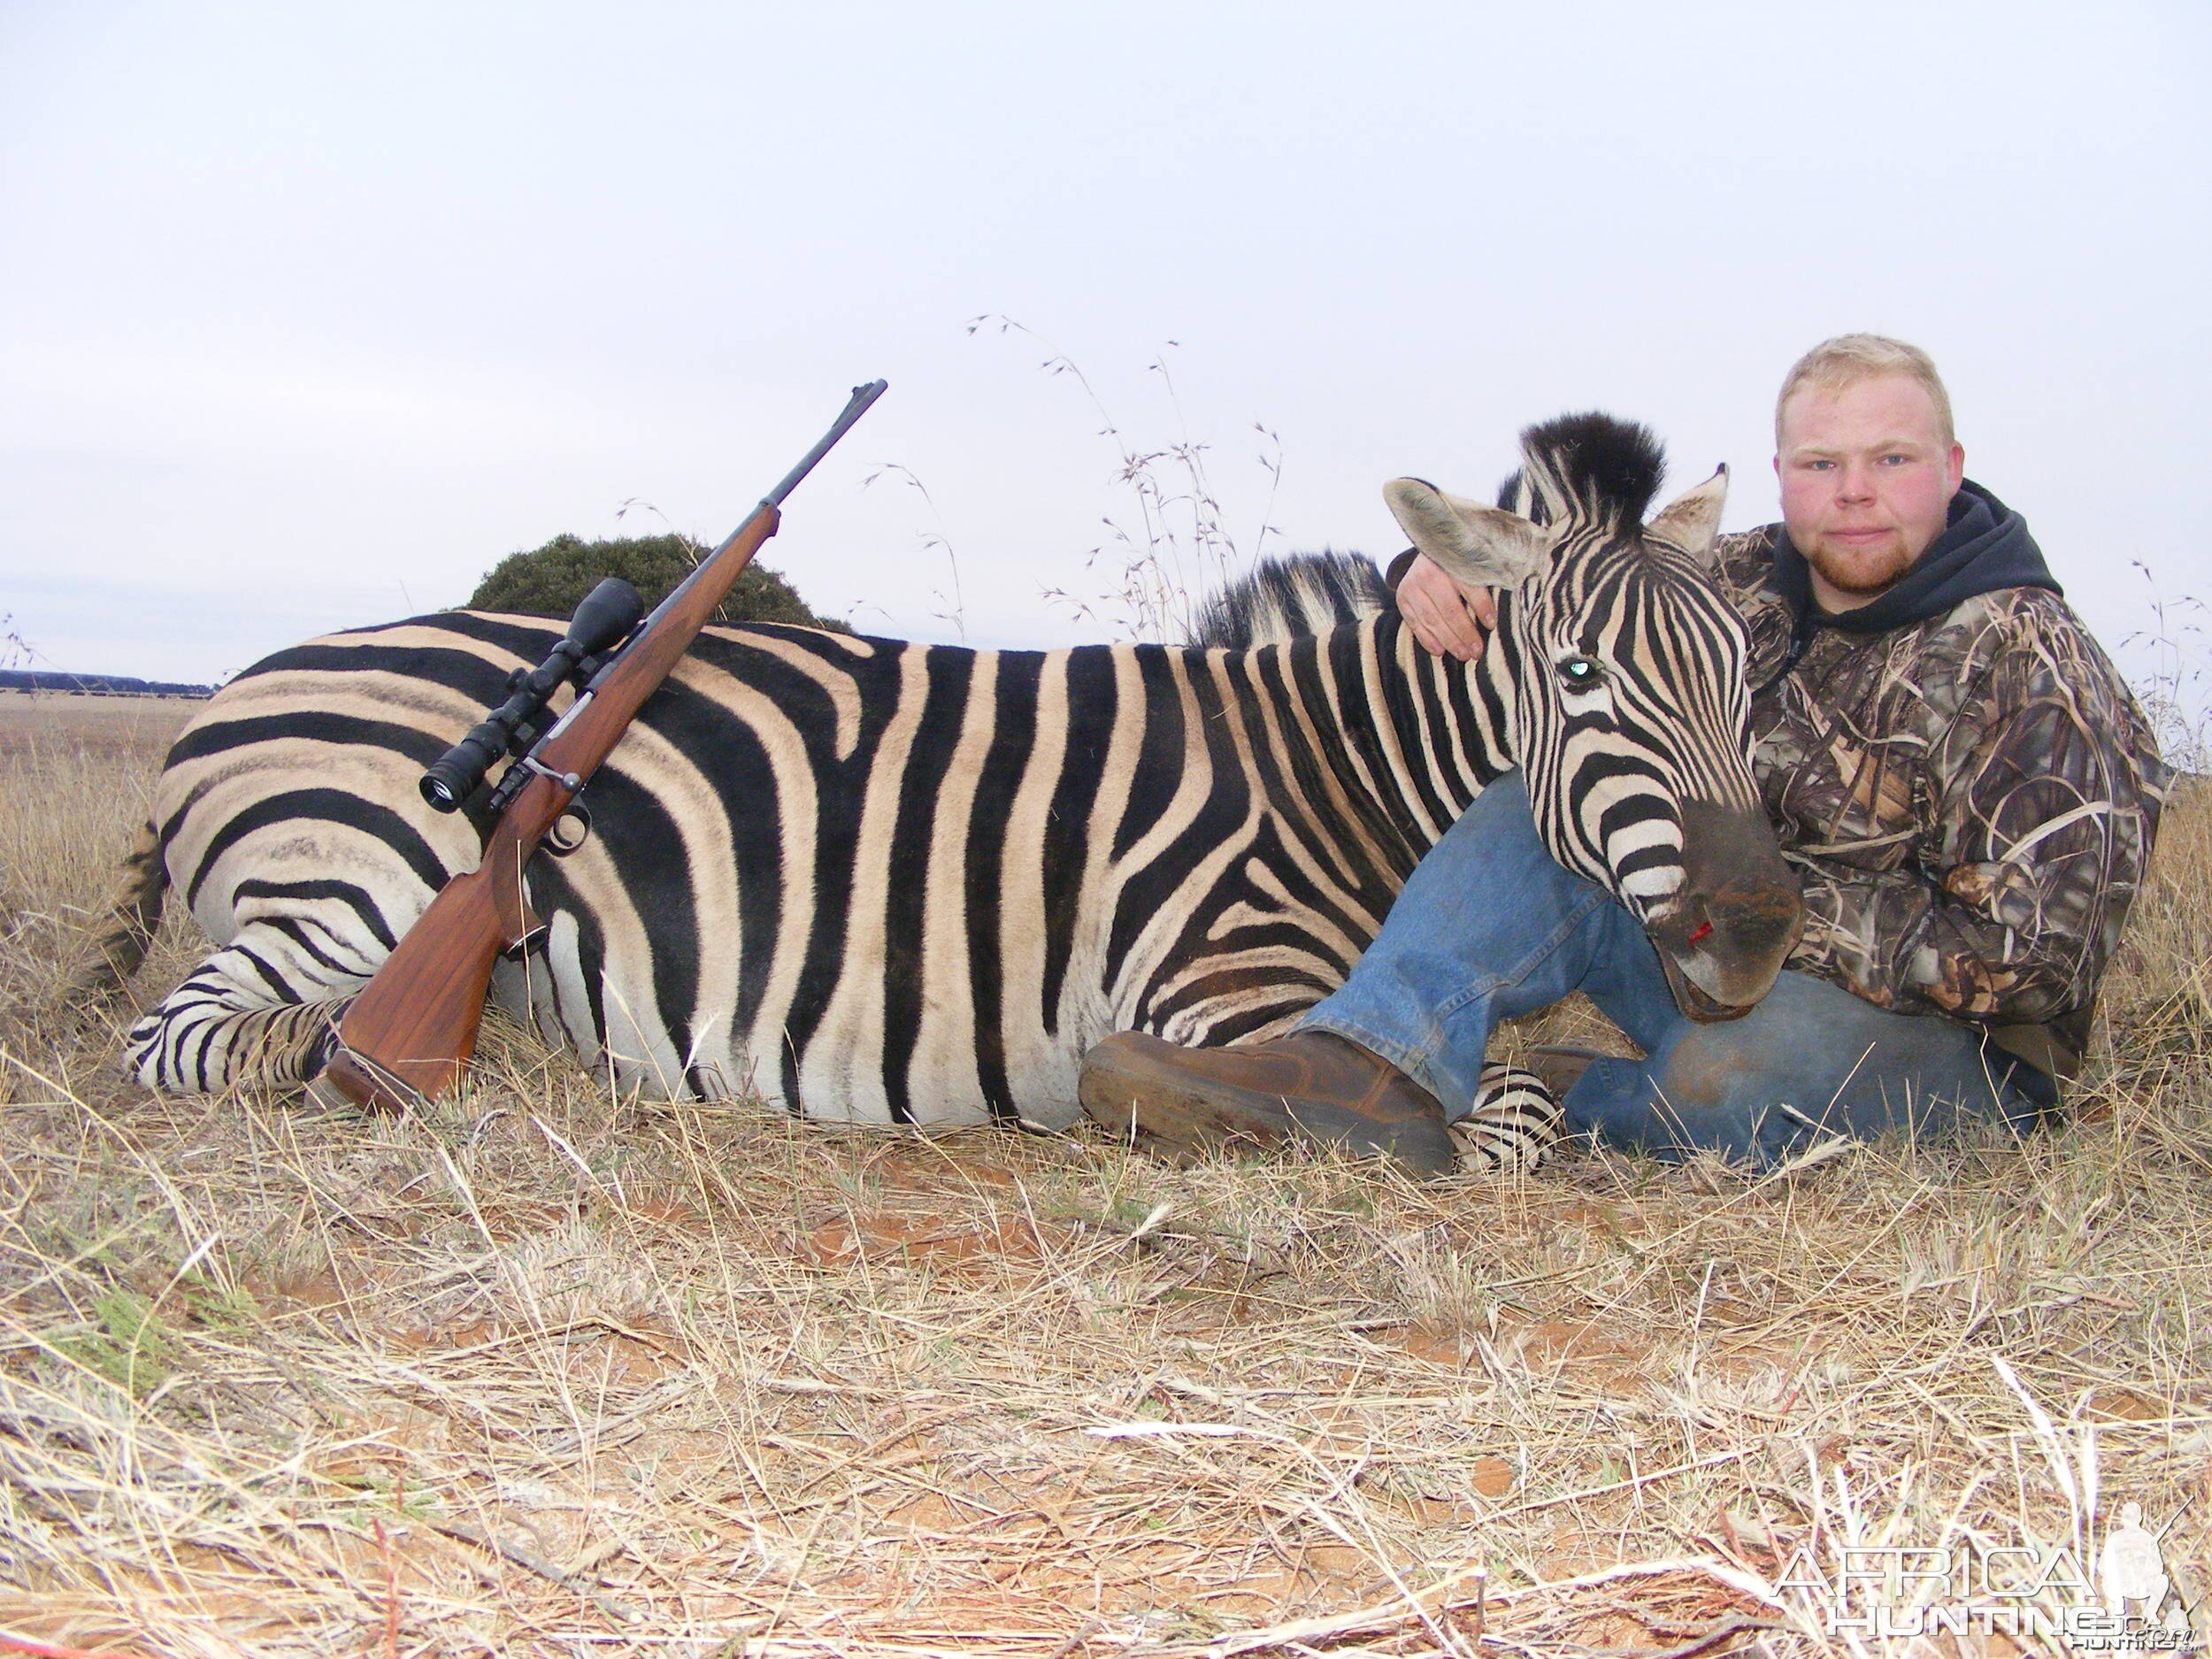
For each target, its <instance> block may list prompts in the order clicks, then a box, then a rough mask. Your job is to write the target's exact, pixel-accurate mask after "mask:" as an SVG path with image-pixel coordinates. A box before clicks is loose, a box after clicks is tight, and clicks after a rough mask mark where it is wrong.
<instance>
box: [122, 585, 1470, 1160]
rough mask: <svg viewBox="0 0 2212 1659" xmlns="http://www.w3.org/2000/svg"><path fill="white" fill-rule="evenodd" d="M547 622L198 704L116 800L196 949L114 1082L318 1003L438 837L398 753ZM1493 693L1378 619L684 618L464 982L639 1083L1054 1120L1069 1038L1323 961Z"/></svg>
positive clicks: (1428, 822)
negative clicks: (1060, 636)
mask: <svg viewBox="0 0 2212 1659" xmlns="http://www.w3.org/2000/svg"><path fill="white" fill-rule="evenodd" d="M555 637H557V635H556V634H555V633H554V631H553V630H551V629H550V628H549V627H548V626H546V625H544V624H542V623H540V622H534V621H532V620H530V619H526V618H511V617H494V616H479V615H472V614H468V613H449V614H447V615H443V616H439V617H434V618H420V619H418V620H415V621H411V622H407V623H402V624H399V625H397V626H395V627H392V628H387V629H379V630H374V631H370V632H365V633H357V634H341V635H336V636H334V637H332V638H330V639H327V640H323V641H315V642H312V643H311V644H308V645H305V646H303V647H301V648H299V649H297V650H295V651H291V652H287V653H284V654H282V655H280V656H279V657H273V658H272V659H270V660H269V661H268V662H266V663H264V664H261V665H259V666H258V667H257V668H256V669H254V670H253V671H251V672H250V673H249V674H247V675H246V676H243V677H242V678H241V679H240V680H237V681H235V682H234V683H233V684H232V685H231V686H229V687H226V688H225V690H224V691H223V692H222V693H221V694H220V695H219V696H218V697H217V698H216V699H215V700H214V701H213V702H212V703H211V704H210V705H209V708H208V709H207V710H206V712H205V713H204V715H203V716H202V717H201V718H200V719H199V720H198V721H196V723H195V724H194V726H192V728H191V729H190V730H188V732H187V733H185V735H184V736H183V737H182V738H181V739H180V741H179V742H178V744H177V746H176V749H175V750H174V752H173V755H172V757H171V759H170V763H169V765H168V767H167V769H166V771H165V773H164V775H163V779H162V781H161V785H160V787H159V790H158V794H157V802H156V814H157V824H158V825H159V826H160V835H161V839H162V841H163V844H164V851H165V858H166V861H167V864H168V867H169V870H170V872H171V873H172V875H173V878H174V879H175V880H176V882H177V884H178V886H179V887H180V889H181V890H182V891H183V893H184V894H185V895H186V896H187V899H188V902H189V903H190V905H191V908H192V910H193V912H194V914H195V916H196V918H197V919H198V920H199V922H200V923H201V925H202V926H203V927H204V928H205V929H206V931H207V932H208V933H209V935H210V937H211V938H212V939H214V940H215V941H217V942H218V943H219V944H221V945H223V946H224V947H226V949H225V950H224V951H222V952H219V953H218V956H217V957H216V958H214V959H211V962H210V964H207V965H205V966H204V967H203V969H202V970H201V972H199V973H196V974H195V975H194V976H193V977H192V979H190V980H188V982H187V984H186V986H185V987H180V991H179V992H178V994H177V995H175V996H173V997H172V998H171V999H170V1002H168V1003H166V1004H165V1006H164V1008H163V1009H162V1010H157V1012H156V1013H155V1014H154V1015H153V1016H152V1017H150V1018H149V1019H148V1020H147V1021H145V1022H143V1023H142V1025H141V1026H140V1027H139V1029H138V1031H137V1033H134V1045H135V1048H134V1053H135V1056H136V1059H137V1064H138V1067H139V1071H140V1074H141V1076H142V1078H143V1079H144V1080H146V1081H147V1082H148V1083H150V1084H152V1085H154V1086H156V1087H163V1088H169V1089H209V1088H218V1087H223V1086H224V1085H225V1084H227V1082H229V1081H231V1080H233V1079H234V1076H235V1075H236V1074H237V1072H238V1071H239V1070H240V1068H239V1067H237V1066H235V1065H234V1064H226V1062H227V1061H228V1060H229V1058H230V1056H231V1053H232V1049H233V1048H234V1044H233V1043H232V1042H230V1041H228V1039H227V1033H229V1032H230V1031H231V1029H232V1028H233V1027H234V1025H235V1024H236V1020H235V1017H236V1016H238V1015H239V1014H241V1013H242V1012H245V1011H248V1010H247V1008H246V1003H247V1002H249V1001H255V1002H262V1003H265V1004H266V1003H270V994H271V993H272V992H273V994H274V1003H273V1004H272V1005H273V1006H290V1007H294V1008H296V1009H297V1010H299V1011H300V1014H301V1015H302V1016H303V1018H301V1019H296V1020H294V1021H292V1022H291V1023H290V1025H288V1028H287V1040H290V1039H296V1040H297V1041H299V1042H300V1043H302V1044H306V1043H307V1042H308V1041H310V1040H311V1038H312V1037H315V1036H318V1035H319V1025H321V1024H322V1023H323V1021H324V1018H326V1016H325V1015H324V1014H322V1013H319V1012H318V1011H317V1010H318V1008H319V1005H324V1004H326V1003H327V1001H328V999H330V998H332V997H335V996H340V995H344V994H345V993H347V992H348V991H349V990H351V989H353V988H355V987H357V985H358V984H359V982H360V981H361V980H362V979H365V977H366V975H367V974H368V973H370V972H373V970H374V968H375V966H376V963H377V961H378V960H379V959H380V956H381V954H382V952H383V951H384V950H387V949H389V947H390V943H391V941H394V940H396V938H397V937H398V936H399V934H400V933H402V932H403V931H404V930H405V928H406V926H408V925H409V924H410V923H411V921H412V919H413V918H414V917H415V916H416V915H417V914H419V912H420V911H421V910H422V909H423V908H424V907H425V906H426V905H427V904H428V902H429V901H430V899H431V897H432V896H433V895H434V893H435V892H436V890H437V888H438V887H440V886H441V885H442V883H443V882H444V880H445V879H447V878H448V877H449V876H451V875H453V874H455V873H458V872H461V871H464V870H467V869H470V868H472V867H473V865H474V864H475V861H476V858H477V856H478V854H479V851H480V841H479V838H478V835H477V833H476V831H475V829H474V828H473V827H472V826H471V825H470V824H469V823H468V821H467V820H466V819H465V818H459V817H444V816H441V815H439V814H436V813H434V812H432V811H431V810H429V809H428V808H426V807H425V806H422V805H421V804H420V803H419V799H418V797H417V796H416V794H415V790H414V783H413V780H414V778H415V776H416V775H417V774H418V773H419V772H420V771H421V770H422V768H423V766H424V764H426V762H427V761H428V760H429V759H431V758H434V757H435V755H436V754H437V753H439V752H440V751H441V749H442V746H443V745H444V744H446V743H448V742H449V741H452V740H453V739H454V738H457V737H458V736H459V735H460V733H461V732H462V731H463V730H465V728H466V726H468V725H469V724H470V723H471V722H472V720H473V719H474V718H476V717H477V714H478V712H479V711H480V709H481V708H482V706H483V705H484V703H486V702H487V701H489V700H491V699H492V697H493V696H494V695H495V694H496V692H497V689H498V687H499V685H500V684H501V683H502V681H503V679H504V676H505V674H506V672H508V670H509V669H511V667H513V666H515V665H517V664H524V663H528V662H534V661H536V660H538V659H539V658H540V657H542V655H543V653H544V652H545V650H546V649H549V647H550V645H551V643H552V641H553V640H554V638H555ZM1495 710H1496V703H1495V699H1494V697H1493V698H1492V699H1491V701H1490V703H1489V704H1488V706H1487V707H1485V706H1484V704H1483V701H1482V698H1481V695H1480V692H1479V687H1478V686H1477V684H1476V682H1475V681H1474V680H1472V679H1471V677H1470V676H1468V675H1467V674H1466V673H1465V672H1463V671H1460V670H1458V669H1457V667H1456V665H1447V664H1442V663H1440V662H1438V661H1436V660H1435V659H1432V658H1430V657H1427V656H1426V654H1425V653H1424V652H1422V651H1421V650H1420V649H1418V647H1417V646H1416V645H1415V644H1414V643H1413V642H1412V641H1411V639H1410V637H1409V634H1407V633H1406V632H1405V630H1404V629H1403V628H1402V626H1401V625H1400V624H1399V622H1398V621H1397V619H1396V618H1394V617H1391V616H1385V615H1371V616H1369V617H1368V618H1365V619H1364V620H1363V621H1361V622H1359V623H1356V624H1353V625H1349V626H1344V627H1340V628H1339V629H1337V630H1334V631H1333V632H1332V633H1331V634H1326V635H1323V636H1317V637H1313V636H1310V637H1307V638H1302V639H1298V640H1294V641H1278V642H1276V643H1273V644H1270V645H1266V646H1262V647H1258V648H1256V649H1252V650H1250V651H1241V652H1238V651H1228V650H1222V649H1212V650H1200V649H1169V648H1164V647H1159V646H1144V645H1138V646H1128V645H1123V646H1087V647H1078V648H1076V649H1070V650H1062V651H1051V652H1017V651H977V650H967V649H956V648H953V647H948V646H928V645H915V644H906V643H902V642H897V641H881V640H868V639H856V638H853V637H850V636H847V635H839V634H819V633H816V632H813V631H810V630H805V629H799V628H790V627H780V626H751V627H717V628H712V629H710V630H708V631H707V633H706V634H703V636H702V637H701V639H700V641H699V642H698V644H697V646H696V647H695V649H694V651H693V653H692V654H691V656H690V657H689V658H687V660H686V662H685V663H684V664H683V665H682V666H681V667H680V669H679V671H678V672H677V674H676V675H675V677H674V678H673V679H672V681H671V682H670V684H669V685H668V686H667V687H664V688H663V690H662V692H661V693H660V694H658V695H657V696H656V697H655V698H654V699H653V700H652V701H651V703H649V704H648V706H647V708H646V709H645V710H644V711H643V712H642V713H641V716H640V718H639V720H638V723H637V725H636V726H635V727H634V729H633V730H632V732H631V733H630V734H629V735H628V736H626V738H625V739H624V741H623V743H622V745H621V746H620V748H618V750H617V751H616V753H615V756H614V757H613V758H612V759H611V762H610V763H609V764H608V765H607V766H606V767H605V768H604V769H603V771H602V772H601V773H600V774H599V776H598V777H597V778H595V780H593V781H592V782H591V784H590V785H589V786H588V788H587V789H586V791H585V795H584V798H585V800H586V801H587V802H588V804H589V807H590V810H591V814H592V821H593V826H594V833H592V835H591V836H590V838H589V839H588V841H586V842H585V844H584V846H583V847H582V849H580V850H579V851H578V852H577V853H576V854H574V855H573V856H571V857H568V858H565V859H560V860H555V859H551V858H546V857H541V858H540V859H538V860H536V861H534V863H533V864H532V865H531V867H530V870H529V872H528V875H527V884H528V887H529V891H530V897H531V902H532V904H533V907H534V909H535V910H536V911H537V913H538V914H539V915H540V916H541V917H542V918H545V919H546V921H547V924H548V926H547V931H546V933H545V935H544V937H543V941H542V943H541V946H540V947H539V948H538V949H535V950H534V951H533V953H532V954H531V956H529V957H528V958H527V959H526V960H525V961H524V962H522V963H519V964H506V965H503V967H502V969H501V971H500V973H499V975H498V978H497V980H496V982H495V997H496V998H497V1000H498V1001H499V1002H501V1003H502V1004H503V1005H504V1006H506V1007H508V1008H510V1009H511V1010H514V1011H515V1012H517V1013H519V1014H523V1015H525V1016H526V1017H527V1018H531V1019H533V1020H534V1022H535V1023H536V1024H537V1025H538V1026H539V1027H540V1028H541V1030H542V1031H543V1032H544V1033H546V1034H547V1035H548V1036H550V1037H556V1038H560V1039H565V1040H566V1041H569V1042H571V1043H572V1045H573V1046H574V1047H575V1048H577V1050H578V1051H579V1052H580V1055H581V1056H583V1057H584V1059H585V1060H586V1061H587V1063H589V1064H599V1063H600V1062H601V1061H602V1060H603V1059H608V1058H611V1061H612V1063H613V1064H614V1067H615V1069H616V1071H617V1073H618V1076H619V1077H621V1078H622V1079H624V1080H625V1081H626V1082H634V1083H641V1084H644V1085H646V1086H648V1087H653V1088H657V1089H659V1090H663V1091H667V1092H681V1093H692V1094H708V1095H714V1094H727V1093H732V1092H736V1091H739V1090H742V1089H745V1088H755V1089H757V1090H758V1091H759V1092H760V1093H761V1094H763V1095H764V1096H765V1097H766V1098H768V1099H769V1100H771V1101H773V1102H777V1103H780V1104H781V1105H784V1106H786V1107H787V1108H789V1109H792V1110H804V1111H807V1112H809V1113H810V1114H812V1115H815V1116H820V1117H827V1118H844V1119H855V1120H862V1121H872V1122H921V1123H969V1122H979V1121H986V1120H990V1119H1004V1118H1010V1117H1013V1116H1017V1115H1019V1116H1023V1117H1026V1118H1029V1119H1031V1120H1032V1121H1034V1122H1038V1123H1041V1124H1045V1125H1053V1126H1059V1125H1064V1124H1065V1123H1067V1122H1069V1121H1071V1119H1072V1118H1073V1117H1074V1116H1075V1113H1076V1108H1075V1071H1076V1066H1077V1064H1078V1062H1079V1060H1080V1058H1081V1056H1082V1053H1083V1051H1084V1049H1085V1048H1087V1047H1088V1046H1089V1045H1090V1044H1091V1043H1092V1042H1094V1041H1096V1040H1097V1039H1098V1038H1100V1037H1102V1036H1103V1035H1105V1034H1106V1033H1108V1032H1110V1031H1114V1030H1119V1029H1125V1028H1141V1029H1145V1030H1150V1031H1156V1032H1157V1033H1161V1034H1163V1035H1165V1036H1168V1037H1171V1039H1173V1040H1175V1041H1187V1042H1218V1041H1229V1040H1231V1039H1233V1038H1236V1037H1240V1036H1246V1035H1253V1034H1261V1033H1272V1032H1274V1031H1276V1030H1279V1029H1280V1028H1281V1027H1282V1026H1283V1025H1286V1023H1287V1022H1288V1021H1289V1020H1290V1019H1291V1018H1294V1016H1295V1014H1296V1013H1297V1012H1298V1011H1299V1010H1301V1009H1302V1008H1303V1007H1305V1006H1306V1005H1308V1004H1309V1003H1310V1002H1313V1001H1314V1000H1316V999H1317V998H1318V997H1319V996H1321V995H1325V993H1326V992H1327V991H1328V990H1329V989H1330V988H1332V987H1333V986H1334V985H1335V984H1337V983H1339V982H1340V981H1341V979H1342V978H1343V976H1344V974H1345V972H1347V971H1348V969H1349V967H1350V965H1351V963H1352V962H1353V960H1354V959H1355V958H1356V956H1358V954H1359V952H1360V951H1361V950H1362V949H1363V948H1364V947H1365V945H1366V944H1367V943H1368V941H1370V940H1371V939H1372V937H1373V935H1374V933H1375V930H1376V928H1377V927H1378V926H1379V924H1380V921H1381V918H1382V916H1383V914H1384V913H1385V912H1386V910H1387V909H1388V907H1389V903H1390V901H1391V898H1392V897H1393V895H1394V894H1395V892H1396V890H1397V888H1398V887H1399V886H1400V885H1401V884H1402V882H1403V880H1404V879H1405V877H1406V875H1407V874H1408V873H1409V872H1410V871H1411V869H1412V866H1413V864H1414V862H1415V861H1416V860H1417V857H1418V856H1419V854H1420V853H1421V852H1422V851H1423V850H1425V849H1426V848H1427V846H1428V845H1430V844H1431V843H1432V842H1433V841H1434V840H1435V839H1436V837H1437V836H1438V835H1440V833H1442V832H1443V830H1444V829H1445V828H1446V827H1447V826H1448V825H1449V824H1450V823H1451V821H1452V819H1453V818H1455V816H1456V815H1457V814H1458V812H1459V811H1461V810H1463V808H1464V807H1465V805H1466V803H1468V802H1469V801H1470V800H1471V799H1472V798H1473V795H1474V792H1475V790H1476V789H1478V788H1479V787H1481V785H1482V784H1483V783H1485V782H1486V781H1487V780H1489V779H1490V778H1493V777H1494V776H1496V775H1497V773H1498V772H1499V771H1500V770H1501V766H1500V757H1499V756H1498V755H1497V753H1496V752H1495V749H1494V745H1493V744H1492V743H1491V741H1489V739H1490V731H1491V727H1492V725H1493V724H1494V713H1495ZM256 993H258V995H255V994H256ZM239 1034H240V1035H247V1036H250V1034H251V1033H248V1032H241V1033H239ZM264 1046H266V1045H264ZM277 1046H278V1047H281V1046H282V1044H281V1041H280V1043H279V1044H278V1045H277ZM311 1064H312V1059H311V1056H309V1055H308V1054H306V1053H305V1052H304V1051H303V1052H302V1053H300V1054H299V1055H297V1056H295V1057H294V1059H293V1063H292V1064H291V1066H290V1068H289V1069H290V1070H291V1071H294V1072H296V1073H300V1074H303V1072H304V1071H305V1070H306V1069H307V1068H309V1067H311Z"/></svg>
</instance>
